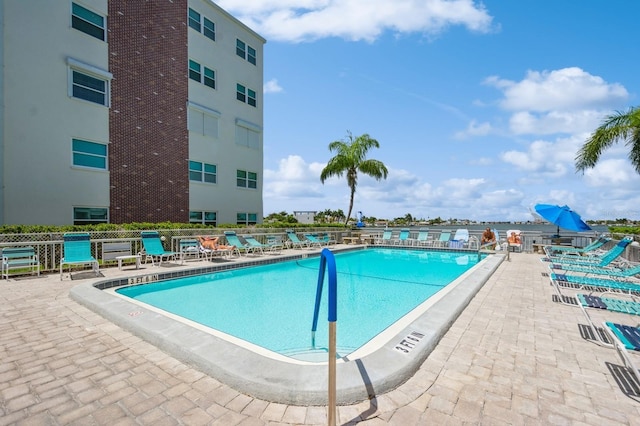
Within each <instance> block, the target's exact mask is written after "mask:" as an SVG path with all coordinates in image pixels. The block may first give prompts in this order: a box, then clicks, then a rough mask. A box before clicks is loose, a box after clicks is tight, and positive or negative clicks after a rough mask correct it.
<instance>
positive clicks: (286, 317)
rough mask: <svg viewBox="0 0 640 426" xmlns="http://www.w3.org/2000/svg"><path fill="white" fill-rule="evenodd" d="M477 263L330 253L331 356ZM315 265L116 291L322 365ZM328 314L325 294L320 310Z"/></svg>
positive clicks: (323, 328) (418, 254) (412, 254)
mask: <svg viewBox="0 0 640 426" xmlns="http://www.w3.org/2000/svg"><path fill="white" fill-rule="evenodd" d="M477 262H478V255H477V253H473V254H469V253H461V252H458V253H455V252H454V253H450V252H443V251H417V250H397V249H396V250H394V249H388V248H387V249H383V248H375V249H369V250H358V251H352V252H347V253H341V254H338V255H336V266H337V271H338V318H339V324H340V333H338V335H337V351H338V355H339V356H347V355H349V354H351V353H352V352H353V351H354V350H356V349H358V348H360V347H362V346H363V345H364V344H365V343H367V342H368V341H370V340H371V339H372V338H374V337H375V336H377V335H378V334H380V333H381V332H382V331H384V330H385V329H386V328H388V327H389V326H391V325H392V324H394V323H395V322H396V321H398V320H399V319H401V318H402V317H403V316H404V315H406V314H407V313H408V312H410V311H411V310H412V309H414V308H416V307H417V306H419V305H420V304H421V303H423V302H424V301H425V300H427V299H428V298H429V297H430V296H432V295H434V294H435V293H437V292H438V291H440V290H441V289H442V288H444V287H445V286H446V285H447V284H449V283H450V282H451V281H453V280H454V279H456V278H457V277H458V276H460V275H461V274H463V273H464V272H466V271H467V270H469V269H470V268H471V267H473V266H474V265H475V264H476V263H477ZM408 265H410V267H408ZM318 266H319V262H318V259H300V260H294V261H288V262H281V263H277V264H271V265H263V266H257V267H253V268H244V269H236V270H232V271H226V272H219V273H214V274H205V275H198V276H192V277H185V278H180V279H176V280H170V281H166V282H159V283H152V284H146V285H137V286H131V287H126V288H122V289H118V290H116V292H117V293H118V294H121V295H125V296H128V297H130V298H132V299H135V300H137V301H140V302H144V303H145V304H147V305H150V306H153V307H156V308H159V309H162V310H163V311H166V312H170V313H172V314H175V315H179V316H180V317H184V318H187V319H189V320H191V321H195V322H196V323H198V324H201V325H203V326H206V327H210V328H212V329H215V330H218V331H220V332H222V333H225V334H227V335H231V336H234V337H236V338H239V339H242V340H244V341H246V342H249V343H251V344H254V345H257V346H260V347H262V348H265V349H267V350H270V351H273V352H276V353H279V354H282V355H286V356H289V357H292V358H296V359H300V360H306V361H320V362H326V361H327V357H326V355H325V354H324V352H326V350H327V348H328V341H327V335H328V331H327V322H326V321H320V322H319V324H318V330H317V333H316V336H317V338H316V339H315V340H314V343H315V344H314V345H312V344H311V343H312V341H311V333H310V330H311V324H312V319H313V312H314V301H315V293H316V283H317V277H318ZM327 309H328V308H327V297H326V294H325V295H324V298H323V305H321V309H320V312H321V313H325V315H326V312H327Z"/></svg>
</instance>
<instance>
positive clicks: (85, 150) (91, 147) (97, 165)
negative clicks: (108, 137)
mask: <svg viewBox="0 0 640 426" xmlns="http://www.w3.org/2000/svg"><path fill="white" fill-rule="evenodd" d="M72 150H73V165H74V166H81V167H91V168H94V169H102V170H106V169H107V145H105V144H101V143H94V142H87V141H83V140H80V139H73V147H72Z"/></svg>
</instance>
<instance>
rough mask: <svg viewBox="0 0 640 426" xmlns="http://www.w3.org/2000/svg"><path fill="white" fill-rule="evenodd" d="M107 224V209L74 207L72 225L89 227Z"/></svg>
mask: <svg viewBox="0 0 640 426" xmlns="http://www.w3.org/2000/svg"><path fill="white" fill-rule="evenodd" d="M95 223H109V209H108V208H106V207H74V208H73V224H74V225H91V224H95Z"/></svg>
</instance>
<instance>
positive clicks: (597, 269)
mask: <svg viewBox="0 0 640 426" xmlns="http://www.w3.org/2000/svg"><path fill="white" fill-rule="evenodd" d="M549 269H551V270H552V271H556V272H558V271H566V272H581V273H583V274H585V275H604V276H608V277H612V278H633V277H635V276H636V275H639V274H640V265H635V266H631V267H628V268H610V267H606V266H592V265H563V264H560V263H551V264H550V265H549ZM638 284H640V281H639V282H638Z"/></svg>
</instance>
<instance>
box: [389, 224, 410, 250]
mask: <svg viewBox="0 0 640 426" xmlns="http://www.w3.org/2000/svg"><path fill="white" fill-rule="evenodd" d="M409 235H410V231H409V228H402V229H401V230H400V233H399V234H398V238H395V239H392V240H391V241H392V242H393V244H395V245H398V246H400V245H407V244H410V241H408V240H409Z"/></svg>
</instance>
